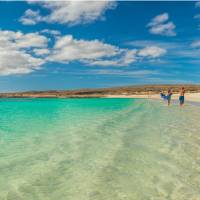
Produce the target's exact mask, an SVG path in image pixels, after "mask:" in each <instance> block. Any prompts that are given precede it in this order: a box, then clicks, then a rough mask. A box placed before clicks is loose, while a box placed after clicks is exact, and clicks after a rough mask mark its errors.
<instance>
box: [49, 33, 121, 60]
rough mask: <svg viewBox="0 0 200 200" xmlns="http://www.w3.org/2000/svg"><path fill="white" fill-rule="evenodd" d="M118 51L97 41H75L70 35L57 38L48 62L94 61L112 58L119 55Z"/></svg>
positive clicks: (116, 48)
mask: <svg viewBox="0 0 200 200" xmlns="http://www.w3.org/2000/svg"><path fill="white" fill-rule="evenodd" d="M119 52H120V49H119V48H118V47H115V46H113V45H109V44H105V43H102V42H100V41H99V40H91V41H89V40H77V39H74V38H73V36H72V35H66V36H63V37H60V38H58V40H57V41H56V43H55V45H54V47H53V51H52V55H51V56H50V57H49V59H50V60H52V61H56V62H64V63H68V62H70V61H75V60H79V61H81V60H94V59H99V58H106V57H112V56H116V55H117V54H119Z"/></svg>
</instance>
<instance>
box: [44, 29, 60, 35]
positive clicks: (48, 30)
mask: <svg viewBox="0 0 200 200" xmlns="http://www.w3.org/2000/svg"><path fill="white" fill-rule="evenodd" d="M40 32H41V33H44V34H49V35H54V36H59V35H61V32H60V31H58V30H53V29H44V30H42V31H40Z"/></svg>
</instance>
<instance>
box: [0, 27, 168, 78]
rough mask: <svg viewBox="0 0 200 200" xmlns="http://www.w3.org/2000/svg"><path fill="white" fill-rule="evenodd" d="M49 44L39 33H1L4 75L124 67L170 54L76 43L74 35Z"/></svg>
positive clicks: (153, 49) (151, 48)
mask: <svg viewBox="0 0 200 200" xmlns="http://www.w3.org/2000/svg"><path fill="white" fill-rule="evenodd" d="M45 32H49V31H45ZM48 41H49V39H48V38H47V37H45V36H44V35H41V34H39V33H27V34H24V33H22V32H20V31H17V32H14V31H6V30H5V31H0V75H10V74H27V73H30V72H33V71H35V70H38V69H41V67H42V65H43V64H45V63H47V62H48V63H49V62H55V63H65V64H67V63H70V62H73V61H78V62H80V63H82V64H84V65H90V66H94V65H95V66H118V67H120V66H122V67H123V66H129V65H131V64H132V63H135V62H137V61H138V59H139V57H140V58H141V57H143V59H145V58H146V59H148V60H149V59H152V58H157V57H160V56H162V55H164V53H166V51H165V50H164V49H162V48H159V47H156V46H149V47H145V48H143V49H125V48H119V47H117V46H114V45H111V44H107V43H104V42H102V41H99V40H83V39H75V38H74V37H73V36H72V35H65V36H57V37H55V40H53V42H54V43H53V46H52V48H50V47H49V43H48ZM140 60H141V59H140Z"/></svg>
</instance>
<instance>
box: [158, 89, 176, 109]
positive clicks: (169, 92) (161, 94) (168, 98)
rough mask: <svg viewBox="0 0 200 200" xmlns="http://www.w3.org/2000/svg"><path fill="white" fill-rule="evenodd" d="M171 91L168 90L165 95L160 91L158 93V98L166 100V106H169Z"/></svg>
mask: <svg viewBox="0 0 200 200" xmlns="http://www.w3.org/2000/svg"><path fill="white" fill-rule="evenodd" d="M172 94H173V93H172V90H171V89H169V90H168V92H167V95H165V94H164V93H163V92H162V91H161V92H160V97H161V98H162V99H164V100H167V104H168V106H169V105H170V103H171V97H172Z"/></svg>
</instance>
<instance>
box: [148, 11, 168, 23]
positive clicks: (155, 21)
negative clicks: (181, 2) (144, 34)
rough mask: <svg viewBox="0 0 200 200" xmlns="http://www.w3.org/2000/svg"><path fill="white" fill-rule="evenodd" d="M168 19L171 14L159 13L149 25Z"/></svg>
mask: <svg viewBox="0 0 200 200" xmlns="http://www.w3.org/2000/svg"><path fill="white" fill-rule="evenodd" d="M168 19H169V14H168V13H163V14H161V15H157V16H156V17H154V18H153V19H152V20H151V22H150V23H149V24H148V25H149V26H155V25H158V24H161V23H164V22H166V21H167V20H168Z"/></svg>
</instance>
